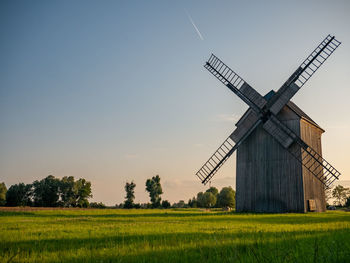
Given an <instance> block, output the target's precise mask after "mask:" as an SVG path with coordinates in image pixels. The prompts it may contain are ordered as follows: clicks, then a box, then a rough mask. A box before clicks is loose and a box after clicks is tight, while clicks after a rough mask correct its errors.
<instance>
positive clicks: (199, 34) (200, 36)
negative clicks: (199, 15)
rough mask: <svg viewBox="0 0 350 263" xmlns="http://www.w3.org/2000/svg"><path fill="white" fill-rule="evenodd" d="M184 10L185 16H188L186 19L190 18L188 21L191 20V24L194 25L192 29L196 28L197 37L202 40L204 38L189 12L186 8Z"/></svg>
mask: <svg viewBox="0 0 350 263" xmlns="http://www.w3.org/2000/svg"><path fill="white" fill-rule="evenodd" d="M185 12H186V14H187V17H188V19H189V20H190V22H191V24H192V26H193V27H194V29H195V30H196V32H197V34H198V36H199V38H200V39H201V40H204V38H203V36H202V34H201V32H200V31H199V29H198V27H197V26H196V24H195V23H194V22H193V19H192V17H191V16H190V14H189V13H188V12H187V10H186V9H185Z"/></svg>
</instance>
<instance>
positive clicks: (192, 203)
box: [187, 197, 197, 208]
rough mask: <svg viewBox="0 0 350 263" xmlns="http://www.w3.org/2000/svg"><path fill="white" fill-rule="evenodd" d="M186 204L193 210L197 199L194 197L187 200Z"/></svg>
mask: <svg viewBox="0 0 350 263" xmlns="http://www.w3.org/2000/svg"><path fill="white" fill-rule="evenodd" d="M187 204H188V206H189V207H192V208H195V207H197V199H196V198H195V197H193V198H192V199H189V200H188V203H187Z"/></svg>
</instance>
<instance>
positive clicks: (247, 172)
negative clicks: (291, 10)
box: [196, 35, 341, 213]
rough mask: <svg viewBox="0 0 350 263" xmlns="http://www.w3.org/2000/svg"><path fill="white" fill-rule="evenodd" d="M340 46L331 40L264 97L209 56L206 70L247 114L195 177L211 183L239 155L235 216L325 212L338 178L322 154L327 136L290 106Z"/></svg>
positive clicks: (319, 46)
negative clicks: (237, 99) (328, 193)
mask: <svg viewBox="0 0 350 263" xmlns="http://www.w3.org/2000/svg"><path fill="white" fill-rule="evenodd" d="M340 44H341V43H340V42H339V41H337V40H336V39H335V37H334V36H330V35H328V36H327V37H326V38H325V39H324V40H323V41H322V42H321V43H320V44H319V45H318V46H317V48H316V49H315V50H314V51H313V52H312V53H311V54H310V55H309V56H308V57H307V58H306V59H305V60H304V61H303V63H302V64H301V65H300V66H299V67H298V69H297V70H296V71H295V72H294V73H293V74H292V75H291V76H290V77H289V79H288V80H287V81H286V82H285V83H284V84H283V85H282V87H281V88H280V89H279V90H278V91H277V92H274V91H271V92H269V93H268V94H266V95H265V96H261V95H260V94H259V93H258V92H257V91H256V90H255V89H253V88H252V87H251V86H250V85H249V84H248V83H247V82H246V81H244V80H243V79H242V78H241V77H240V76H238V75H237V74H236V73H235V72H234V71H233V70H231V69H230V68H229V67H228V66H227V65H225V64H224V63H223V62H222V61H221V60H220V59H219V58H217V57H216V56H215V55H213V54H212V55H211V56H210V58H209V60H208V61H207V62H206V64H205V66H204V67H205V68H206V69H207V70H208V71H209V72H211V73H212V74H213V75H214V76H215V77H216V78H217V79H219V80H220V81H221V82H222V83H223V84H224V85H225V86H227V87H228V88H229V89H230V90H231V91H233V92H234V93H235V94H236V95H237V96H238V97H240V98H241V99H242V100H243V101H244V102H245V103H247V104H248V106H249V109H248V110H247V111H246V112H245V113H244V115H243V116H242V117H241V119H240V120H239V121H238V122H237V124H236V129H235V130H234V132H233V133H232V134H231V135H230V136H229V137H228V138H227V139H226V140H225V141H224V142H223V143H222V144H221V145H220V147H219V148H218V149H217V150H216V152H215V153H214V154H213V155H212V156H211V157H210V158H209V160H208V161H207V162H206V163H205V164H204V165H203V166H202V167H201V168H200V169H199V171H198V172H197V173H196V175H197V176H198V177H199V179H200V180H201V181H202V183H203V184H206V183H208V182H209V181H210V180H211V178H212V177H213V176H214V175H215V173H216V172H217V171H218V169H219V168H220V167H221V166H222V165H223V164H224V162H225V161H226V160H227V159H228V158H229V157H230V156H231V155H232V153H233V152H234V151H235V150H237V169H236V211H237V212H243V211H246V212H275V213H278V212H306V211H317V212H322V211H325V209H326V204H325V192H324V190H325V188H327V187H329V186H330V185H331V184H332V183H333V182H334V180H336V179H338V178H339V176H340V173H339V172H338V171H337V170H336V169H335V168H334V167H333V166H332V165H331V164H329V163H328V162H327V161H326V160H325V159H324V158H323V157H322V152H321V134H322V133H323V132H324V130H323V129H322V128H320V127H319V126H318V125H317V124H316V123H315V122H314V121H313V120H312V119H311V118H310V117H308V116H307V115H306V114H305V113H304V112H303V111H302V110H301V109H300V108H299V107H298V106H296V105H295V104H294V103H292V102H291V101H290V99H291V98H292V97H293V95H294V94H295V93H296V92H297V91H298V90H299V89H300V88H301V87H302V86H303V85H304V84H305V83H306V82H307V81H308V80H309V79H310V78H311V76H312V75H313V74H314V73H315V72H316V71H317V69H318V68H319V67H320V66H321V65H322V64H323V63H324V62H325V61H326V60H327V58H328V57H329V56H330V55H331V54H332V53H333V52H334V50H335V49H336V48H337V47H338V46H339V45H340Z"/></svg>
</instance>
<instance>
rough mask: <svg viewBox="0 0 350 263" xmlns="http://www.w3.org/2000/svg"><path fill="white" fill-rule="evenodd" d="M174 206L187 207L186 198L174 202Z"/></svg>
mask: <svg viewBox="0 0 350 263" xmlns="http://www.w3.org/2000/svg"><path fill="white" fill-rule="evenodd" d="M173 207H174V208H185V207H186V204H185V201H184V200H180V201H179V202H178V203H174V204H173Z"/></svg>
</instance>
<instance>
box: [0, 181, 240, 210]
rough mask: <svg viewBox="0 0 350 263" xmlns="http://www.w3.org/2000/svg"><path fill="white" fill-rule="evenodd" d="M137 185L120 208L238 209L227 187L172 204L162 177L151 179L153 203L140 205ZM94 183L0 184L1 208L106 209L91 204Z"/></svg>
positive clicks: (131, 184)
mask: <svg viewBox="0 0 350 263" xmlns="http://www.w3.org/2000/svg"><path fill="white" fill-rule="evenodd" d="M135 187H136V184H135V183H134V182H133V181H131V182H126V184H125V186H124V189H125V192H126V195H125V201H124V202H123V203H122V204H119V205H116V207H117V208H128V209H129V208H171V207H172V208H187V207H191V208H196V207H200V208H214V207H218V208H219V207H223V208H233V207H234V206H235V191H234V190H233V189H232V188H231V187H224V188H222V189H221V191H220V192H219V191H218V189H217V188H215V187H210V188H209V189H208V190H206V191H205V192H199V193H198V194H197V196H196V197H193V198H191V199H189V200H188V202H187V203H185V201H183V200H180V201H179V202H177V203H173V204H170V202H169V201H168V200H162V198H161V195H162V194H163V189H162V185H161V179H160V176H159V175H156V176H153V177H152V178H149V179H147V180H146V182H145V190H146V191H147V192H148V194H149V198H150V203H145V204H137V203H135V202H134V200H135ZM91 197H92V193H91V182H89V181H87V180H85V179H84V178H80V179H78V180H75V178H74V177H73V176H65V177H63V178H62V179H59V178H56V177H54V176H53V175H49V176H47V177H45V178H44V179H42V180H40V181H39V180H36V181H34V182H33V183H31V184H24V183H18V184H14V185H11V186H10V188H9V189H7V188H6V185H5V183H0V206H3V205H6V206H35V207H92V208H105V207H106V205H104V204H103V203H102V202H100V203H97V202H91V203H89V201H88V199H89V198H91Z"/></svg>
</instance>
